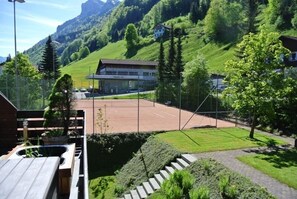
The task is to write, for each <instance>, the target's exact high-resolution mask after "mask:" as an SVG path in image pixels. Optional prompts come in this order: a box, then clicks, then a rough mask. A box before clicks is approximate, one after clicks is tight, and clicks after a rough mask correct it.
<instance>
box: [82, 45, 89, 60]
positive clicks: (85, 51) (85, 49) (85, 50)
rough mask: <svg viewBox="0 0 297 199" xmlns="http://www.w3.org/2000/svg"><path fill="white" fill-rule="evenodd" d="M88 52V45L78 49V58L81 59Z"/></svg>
mask: <svg viewBox="0 0 297 199" xmlns="http://www.w3.org/2000/svg"><path fill="white" fill-rule="evenodd" d="M89 54H90V50H89V48H88V47H86V46H85V47H83V48H81V49H80V50H79V59H83V58H85V57H87V56H88V55H89Z"/></svg>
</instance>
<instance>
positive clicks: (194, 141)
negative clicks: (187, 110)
mask: <svg viewBox="0 0 297 199" xmlns="http://www.w3.org/2000/svg"><path fill="white" fill-rule="evenodd" d="M180 132H182V133H183V134H184V135H185V136H186V137H187V138H189V139H190V140H191V141H192V142H193V143H194V144H196V145H197V146H201V145H200V144H199V143H198V142H196V140H194V139H193V138H191V136H189V135H188V134H186V133H185V132H184V131H182V130H181V131H180Z"/></svg>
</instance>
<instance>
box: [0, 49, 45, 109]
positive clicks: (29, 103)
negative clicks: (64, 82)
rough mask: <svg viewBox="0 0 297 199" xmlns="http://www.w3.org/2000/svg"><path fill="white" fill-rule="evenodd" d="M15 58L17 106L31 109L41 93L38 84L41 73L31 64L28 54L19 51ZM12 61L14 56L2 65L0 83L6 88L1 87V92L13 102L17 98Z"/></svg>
mask: <svg viewBox="0 0 297 199" xmlns="http://www.w3.org/2000/svg"><path fill="white" fill-rule="evenodd" d="M16 59H17V67H18V80H17V81H18V86H19V89H18V91H19V96H20V107H18V108H19V109H33V108H34V106H35V105H36V103H37V101H38V99H39V97H40V93H41V87H40V85H39V80H40V79H41V75H40V73H39V72H38V70H37V69H36V68H35V67H34V66H33V65H32V64H31V62H30V61H29V58H28V56H26V55H24V54H21V53H19V54H17V56H16ZM14 62H15V58H13V59H11V60H10V61H8V62H6V63H5V64H4V66H3V74H2V75H1V76H0V85H5V86H6V89H5V88H4V87H1V92H2V93H4V94H5V95H6V97H8V98H9V99H10V100H11V101H12V102H15V101H16V98H17V97H16V92H17V89H16V79H15V78H16V76H15V74H16V71H15V64H14ZM8 88H10V89H8ZM14 104H16V103H14Z"/></svg>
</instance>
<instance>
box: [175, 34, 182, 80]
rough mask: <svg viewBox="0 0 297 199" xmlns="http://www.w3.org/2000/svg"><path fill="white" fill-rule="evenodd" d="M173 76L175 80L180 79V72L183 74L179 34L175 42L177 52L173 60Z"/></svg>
mask: <svg viewBox="0 0 297 199" xmlns="http://www.w3.org/2000/svg"><path fill="white" fill-rule="evenodd" d="M174 72H175V76H176V78H177V79H179V78H180V76H181V72H183V60H182V43H181V34H180V33H179V34H178V40H177V51H176V58H175V71H174Z"/></svg>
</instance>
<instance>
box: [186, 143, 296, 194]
mask: <svg viewBox="0 0 297 199" xmlns="http://www.w3.org/2000/svg"><path fill="white" fill-rule="evenodd" d="M259 150H269V149H267V148H252V149H240V150H231V151H219V152H208V153H199V154H192V155H193V156H195V157H197V158H198V159H199V158H212V159H214V160H216V161H218V162H220V163H222V164H223V165H225V166H226V167H228V168H229V169H231V170H233V171H235V172H237V173H240V174H241V175H243V176H246V177H248V178H249V179H251V180H252V181H253V182H255V183H257V184H259V185H260V186H262V187H265V188H267V190H268V192H270V193H271V194H272V195H274V196H276V197H277V198H279V199H297V190H295V189H293V188H290V187H288V186H287V185H285V184H283V183H280V182H279V181H277V180H275V179H273V178H271V177H269V176H268V175H266V174H264V173H262V172H260V171H258V170H256V169H254V168H252V167H250V166H248V165H246V164H244V163H242V162H240V161H239V160H237V159H236V157H238V156H243V155H249V154H250V155H251V154H256V152H259Z"/></svg>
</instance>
